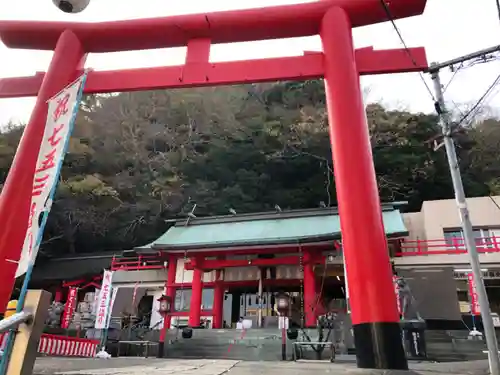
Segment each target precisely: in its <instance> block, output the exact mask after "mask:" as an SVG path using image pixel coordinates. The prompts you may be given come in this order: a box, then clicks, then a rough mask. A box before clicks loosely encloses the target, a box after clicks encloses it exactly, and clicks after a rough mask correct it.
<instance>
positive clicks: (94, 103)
mask: <svg viewBox="0 0 500 375" xmlns="http://www.w3.org/2000/svg"><path fill="white" fill-rule="evenodd" d="M367 112H368V121H369V126H370V130H371V134H372V146H373V154H374V159H375V166H376V171H377V176H378V181H379V186H380V195H381V198H382V200H384V201H394V200H398V201H401V200H406V201H409V207H408V208H407V209H408V210H418V209H419V208H420V205H421V203H422V201H423V200H429V199H440V198H451V197H452V187H451V183H450V179H449V172H448V167H447V163H446V159H445V154H444V150H443V149H440V150H439V151H437V152H434V151H433V148H432V142H429V140H431V139H434V138H435V136H436V135H437V134H439V129H438V127H437V123H436V118H435V117H434V116H429V115H424V114H415V113H408V112H402V111H387V110H386V109H384V108H383V107H382V106H380V105H377V104H371V105H369V106H368V110H367ZM498 125H499V122H498V121H496V120H493V119H491V120H487V121H484V122H482V123H479V124H475V126H474V127H470V128H466V129H463V131H462V132H461V133H460V136H459V139H458V140H457V142H458V152H459V157H460V161H461V165H462V170H463V174H464V183H465V185H466V190H467V194H468V195H469V196H479V195H486V194H490V193H491V194H495V193H500V178H499V177H500V164H499V163H498V162H497V160H498V156H497V155H498V150H499V149H500V148H499V146H500V128H499V126H498ZM345 126H349V124H345ZM21 133H22V129H21V128H15V127H13V128H12V127H11V128H9V129H8V130H6V131H5V132H4V133H3V134H1V136H0V178H1V179H2V181H3V180H4V179H5V176H6V175H7V172H8V168H9V166H10V163H11V161H12V158H13V155H14V152H15V149H16V146H17V142H18V141H19V137H20V135H21ZM352 147H357V146H356V144H353V145H352ZM195 203H196V204H197V208H196V215H197V216H203V215H213V214H228V213H229V209H234V210H235V211H236V212H237V213H244V212H256V211H263V210H272V209H274V206H275V205H276V204H278V205H279V206H280V207H281V208H282V209H288V208H310V207H319V206H320V205H322V204H323V203H324V204H325V205H336V196H335V180H334V176H333V166H332V163H331V152H330V143H329V139H328V128H327V116H326V112H325V98H324V90H323V83H322V82H321V81H308V82H303V83H279V84H258V85H247V86H234V87H221V88H204V89H189V90H178V91H154V92H140V93H128V94H120V95H114V96H99V97H95V96H89V97H86V98H85V100H84V103H82V110H81V112H80V114H79V117H78V120H77V124H76V125H75V131H74V134H73V138H72V140H71V143H70V150H69V154H68V155H67V157H66V161H65V165H64V167H63V170H62V182H61V184H60V185H59V189H58V192H57V197H56V201H55V203H54V206H53V208H52V213H51V215H50V219H49V222H48V226H47V229H46V231H45V239H44V243H43V245H42V254H43V255H45V256H47V255H51V256H57V255H58V254H63V253H64V254H67V253H75V252H77V253H83V252H89V251H103V250H113V249H129V248H132V247H133V246H136V245H141V244H144V243H147V242H148V241H151V240H152V239H154V238H156V237H157V236H159V235H160V234H161V233H163V232H164V231H165V230H166V229H167V227H168V225H169V224H168V223H167V222H165V220H166V219H169V218H172V217H177V216H179V215H180V216H182V215H185V213H186V212H188V211H190V210H191V208H192V207H193V205H194V204H195Z"/></svg>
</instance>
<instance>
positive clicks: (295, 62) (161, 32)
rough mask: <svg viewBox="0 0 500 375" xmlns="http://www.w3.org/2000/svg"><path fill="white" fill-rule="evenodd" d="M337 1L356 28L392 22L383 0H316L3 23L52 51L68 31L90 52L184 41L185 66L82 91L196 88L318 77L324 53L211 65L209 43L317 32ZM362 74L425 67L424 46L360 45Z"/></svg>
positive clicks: (1, 94) (97, 82)
mask: <svg viewBox="0 0 500 375" xmlns="http://www.w3.org/2000/svg"><path fill="white" fill-rule="evenodd" d="M425 4H426V1H425V0H392V1H391V2H390V4H388V5H387V6H388V7H389V10H390V14H391V16H392V17H393V18H394V19H396V18H403V17H410V16H414V15H418V14H421V13H422V12H423V10H424V8H425ZM332 6H340V7H342V8H344V9H345V11H346V12H347V13H348V15H349V17H350V20H351V23H352V26H353V27H354V26H363V25H368V24H374V23H377V22H382V21H384V20H387V13H386V11H385V9H384V6H383V4H382V3H381V1H380V0H323V1H319V2H314V3H306V4H297V5H286V6H275V7H268V8H258V9H248V10H237V11H226V12H216V13H207V14H194V15H184V16H173V17H162V18H151V19H138V20H127V21H114V22H102V23H69V22H33V21H0V39H1V40H2V41H3V42H4V43H5V44H6V45H7V46H8V47H11V48H24V49H38V50H53V49H54V48H55V46H56V43H57V41H58V39H59V37H60V36H61V34H62V33H63V32H64V31H65V30H68V29H69V30H72V32H73V33H74V34H75V35H76V36H77V38H78V40H79V42H80V43H81V44H82V47H83V48H84V50H85V52H87V53H89V52H115V51H127V50H138V49H140V50H142V49H155V48H167V47H178V46H187V47H188V52H187V58H186V63H185V64H184V65H181V66H163V67H155V68H140V69H127V70H117V71H93V72H91V73H90V74H89V77H88V81H87V84H86V87H85V93H87V94H95V93H109V92H123V91H137V90H154V89H165V88H180V87H194V86H213V85H228V84H239V83H251V82H264V81H276V80H304V79H316V78H321V77H323V76H324V67H323V61H324V59H323V54H322V53H320V52H315V53H307V52H306V53H305V55H304V56H294V57H283V58H267V59H254V60H247V61H231V62H218V63H209V55H210V46H211V45H212V44H217V43H229V42H245V41H255V40H265V39H276V38H290V37H301V36H310V35H316V34H318V33H319V27H320V24H321V19H322V18H323V16H324V14H325V13H326V11H327V10H328V9H329V8H330V7H332ZM356 64H357V68H358V73H359V74H360V75H366V74H388V73H400V72H412V71H422V70H424V69H426V68H427V59H426V56H425V50H424V48H411V49H410V50H405V49H392V50H380V51H377V50H374V49H373V48H370V47H368V48H362V49H358V50H356ZM43 77H44V73H37V74H36V75H34V76H31V77H16V78H3V79H0V98H15V97H26V96H35V95H37V94H38V91H39V88H40V86H41V83H42V80H43Z"/></svg>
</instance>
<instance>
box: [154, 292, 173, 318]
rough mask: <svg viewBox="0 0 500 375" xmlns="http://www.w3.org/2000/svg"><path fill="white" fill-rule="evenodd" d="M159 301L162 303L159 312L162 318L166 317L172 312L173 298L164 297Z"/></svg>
mask: <svg viewBox="0 0 500 375" xmlns="http://www.w3.org/2000/svg"><path fill="white" fill-rule="evenodd" d="M157 301H158V302H160V306H159V307H158V312H159V313H160V315H161V316H162V317H165V316H166V315H167V314H168V313H169V312H170V308H171V306H172V304H171V298H170V297H168V296H165V295H162V296H161V297H160V298H158V300H157Z"/></svg>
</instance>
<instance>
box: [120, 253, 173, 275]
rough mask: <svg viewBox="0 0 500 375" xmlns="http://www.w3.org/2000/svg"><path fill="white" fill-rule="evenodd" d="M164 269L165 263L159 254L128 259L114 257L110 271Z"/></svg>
mask: <svg viewBox="0 0 500 375" xmlns="http://www.w3.org/2000/svg"><path fill="white" fill-rule="evenodd" d="M166 267H167V261H166V260H163V259H162V257H161V253H157V254H147V255H137V256H130V257H127V256H114V257H113V260H112V261H111V270H112V271H120V270H121V271H139V270H157V269H163V268H166Z"/></svg>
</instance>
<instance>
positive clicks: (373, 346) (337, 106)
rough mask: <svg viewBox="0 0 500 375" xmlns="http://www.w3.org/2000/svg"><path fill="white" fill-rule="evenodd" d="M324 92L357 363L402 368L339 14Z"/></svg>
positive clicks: (329, 41) (323, 32)
mask: <svg viewBox="0 0 500 375" xmlns="http://www.w3.org/2000/svg"><path fill="white" fill-rule="evenodd" d="M320 36H321V40H322V44H323V52H324V59H325V60H324V68H325V89H326V90H325V91H326V99H327V105H328V119H329V129H330V141H331V145H332V154H333V163H334V171H335V183H336V189H337V200H338V207H339V214H340V222H341V229H342V245H343V249H344V255H345V258H344V259H345V262H346V269H347V275H346V276H347V279H348V285H349V302H350V306H351V311H352V315H351V319H352V323H353V332H354V342H355V346H356V357H357V362H358V367H361V368H379V369H403V370H406V369H408V362H407V360H406V356H405V353H404V350H403V343H402V339H401V328H400V325H399V315H398V312H397V305H396V298H395V294H394V287H393V284H392V271H391V265H390V259H389V253H388V250H387V242H386V237H385V231H384V225H383V221H382V214H381V206H380V199H379V194H378V187H377V181H376V176H375V168H374V165H373V156H372V152H371V145H370V136H369V131H368V124H367V120H366V115H365V109H364V105H363V99H362V93H361V88H360V84H359V75H358V71H357V68H356V62H355V58H354V48H353V41H352V27H351V23H350V20H349V17H348V15H347V14H346V12H345V11H344V10H343V9H342V8H340V7H332V8H331V9H330V10H328V11H327V12H326V14H325V16H324V17H323V20H322V23H321V29H320Z"/></svg>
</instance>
